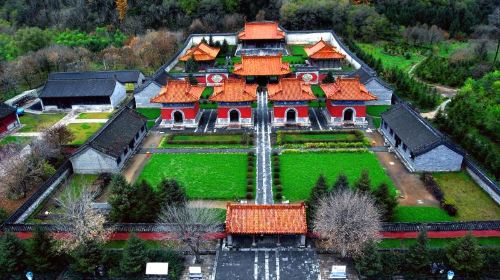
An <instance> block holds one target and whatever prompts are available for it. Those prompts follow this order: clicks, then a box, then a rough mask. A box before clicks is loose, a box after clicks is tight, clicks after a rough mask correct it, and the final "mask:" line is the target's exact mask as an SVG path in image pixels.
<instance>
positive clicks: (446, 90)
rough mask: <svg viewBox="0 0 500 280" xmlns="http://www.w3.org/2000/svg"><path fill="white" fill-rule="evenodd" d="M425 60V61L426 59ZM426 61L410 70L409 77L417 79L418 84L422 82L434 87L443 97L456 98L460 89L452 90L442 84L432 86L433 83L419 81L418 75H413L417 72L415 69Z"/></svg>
mask: <svg viewBox="0 0 500 280" xmlns="http://www.w3.org/2000/svg"><path fill="white" fill-rule="evenodd" d="M424 60H425V59H424ZM424 60H422V61H419V62H418V63H416V64H414V65H413V66H412V67H411V68H410V70H408V75H409V76H410V77H411V78H413V79H415V80H416V81H418V82H421V83H424V84H426V85H428V86H430V87H433V88H435V89H436V91H437V92H438V93H439V94H441V96H443V97H445V98H452V97H453V96H455V95H456V94H457V92H458V89H457V88H452V87H448V86H444V85H440V84H432V83H428V82H426V81H424V80H421V79H419V78H418V77H417V76H416V75H414V74H413V71H414V70H415V68H417V67H418V65H420V63H422V62H423V61H424Z"/></svg>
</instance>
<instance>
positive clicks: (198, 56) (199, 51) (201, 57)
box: [179, 42, 220, 61]
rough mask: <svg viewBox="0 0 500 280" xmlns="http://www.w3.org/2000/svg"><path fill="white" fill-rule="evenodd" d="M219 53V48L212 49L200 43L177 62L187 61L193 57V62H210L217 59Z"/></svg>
mask: <svg viewBox="0 0 500 280" xmlns="http://www.w3.org/2000/svg"><path fill="white" fill-rule="evenodd" d="M219 51H220V49H219V48H213V47H210V46H209V45H207V44H205V43H203V42H200V43H199V44H198V45H197V46H195V47H192V48H190V49H189V50H187V52H186V54H185V55H183V56H181V57H180V58H179V60H180V61H188V60H189V59H190V58H191V57H193V59H194V60H195V61H210V60H214V59H215V58H216V57H217V54H219Z"/></svg>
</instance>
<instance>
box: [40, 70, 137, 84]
mask: <svg viewBox="0 0 500 280" xmlns="http://www.w3.org/2000/svg"><path fill="white" fill-rule="evenodd" d="M140 76H141V72H140V71H139V70H120V71H92V72H90V71H89V72H54V73H50V74H49V80H86V79H116V80H117V81H119V82H121V83H137V81H138V80H139V77H140Z"/></svg>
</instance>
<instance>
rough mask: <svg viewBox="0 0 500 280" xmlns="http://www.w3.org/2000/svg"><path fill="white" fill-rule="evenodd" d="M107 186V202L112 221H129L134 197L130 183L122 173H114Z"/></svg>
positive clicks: (133, 190)
mask: <svg viewBox="0 0 500 280" xmlns="http://www.w3.org/2000/svg"><path fill="white" fill-rule="evenodd" d="M109 188H110V189H111V195H110V198H109V204H110V205H111V212H110V213H109V218H110V220H111V221H113V222H130V220H129V214H130V211H132V208H133V207H132V205H133V203H134V199H135V189H134V188H133V186H132V185H130V184H129V183H128V182H127V180H126V179H125V177H123V175H121V174H119V175H114V176H113V178H112V179H111V182H110V185H109Z"/></svg>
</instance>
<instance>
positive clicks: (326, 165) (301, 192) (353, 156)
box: [280, 152, 396, 201]
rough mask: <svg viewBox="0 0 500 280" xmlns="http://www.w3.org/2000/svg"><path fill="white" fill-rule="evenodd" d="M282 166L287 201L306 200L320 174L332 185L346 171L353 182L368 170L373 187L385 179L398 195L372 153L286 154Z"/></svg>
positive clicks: (281, 157) (281, 159)
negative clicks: (363, 171) (364, 170)
mask: <svg viewBox="0 0 500 280" xmlns="http://www.w3.org/2000/svg"><path fill="white" fill-rule="evenodd" d="M280 167H281V183H282V185H283V195H284V197H285V198H284V199H286V200H291V201H299V200H306V199H307V198H308V197H309V195H310V191H311V188H312V187H313V186H314V184H315V182H316V180H317V179H318V177H319V175H320V174H323V175H325V176H326V179H327V182H328V184H329V185H333V182H334V181H335V180H336V179H337V177H338V175H339V174H340V173H341V172H343V173H344V174H346V175H347V177H348V179H349V183H351V184H353V183H354V182H355V181H356V180H357V179H358V178H359V176H360V174H361V171H362V170H363V169H367V170H368V171H369V174H370V178H371V180H372V185H373V187H376V186H378V185H379V184H380V183H382V182H386V183H388V184H389V186H390V188H391V189H392V192H393V193H394V194H396V189H395V188H394V184H393V182H392V180H391V179H390V178H389V176H388V175H387V173H386V172H385V170H384V169H383V168H382V166H381V165H380V163H379V161H378V160H377V157H376V156H375V154H373V153H371V152H338V153H319V152H318V153H313V152H311V153H283V154H282V155H281V156H280Z"/></svg>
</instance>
